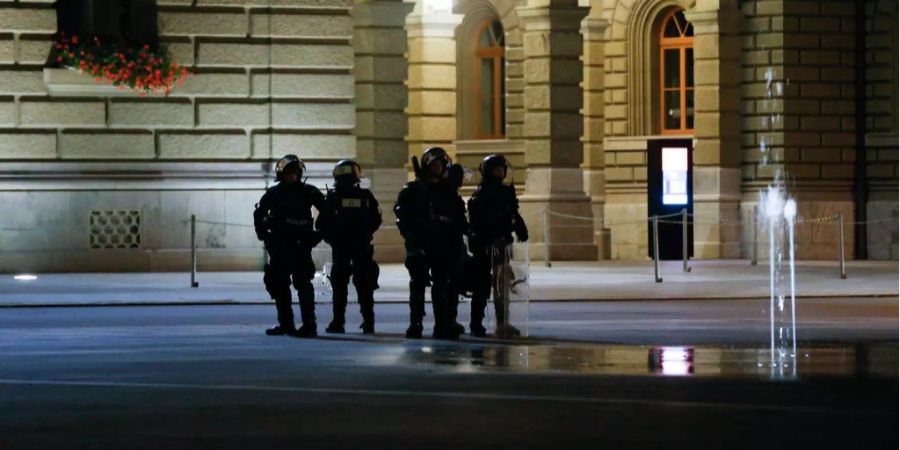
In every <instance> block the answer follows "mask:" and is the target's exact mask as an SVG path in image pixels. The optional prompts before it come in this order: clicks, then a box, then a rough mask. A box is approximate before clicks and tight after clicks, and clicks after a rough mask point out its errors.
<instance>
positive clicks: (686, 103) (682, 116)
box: [659, 10, 694, 134]
mask: <svg viewBox="0 0 900 450" xmlns="http://www.w3.org/2000/svg"><path fill="white" fill-rule="evenodd" d="M659 69H660V70H659V85H660V89H659V92H660V97H661V98H660V102H659V105H660V121H659V123H660V130H661V132H662V134H680V133H684V132H686V131H691V130H693V129H694V26H693V25H691V24H690V23H689V22H688V21H687V19H685V18H684V11H682V10H674V11H672V12H671V13H669V14H668V15H667V16H666V17H665V18H663V21H662V26H661V27H660V30H659Z"/></svg>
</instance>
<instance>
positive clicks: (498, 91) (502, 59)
mask: <svg viewBox="0 0 900 450" xmlns="http://www.w3.org/2000/svg"><path fill="white" fill-rule="evenodd" d="M494 23H499V24H500V27H501V29H503V28H502V27H503V24H502V23H500V21H499V20H497V19H495V18H492V19H491V20H488V21H487V22H486V23H485V24H483V25H482V26H480V27H479V28H478V33H477V34H475V42H476V44H475V136H476V138H477V139H505V138H506V124H505V123H504V122H505V120H504V114H503V112H504V111H502V109H504V108H506V104H505V102H504V100H505V97H506V92H505V90H506V89H505V82H504V81H505V80H503V79H502V78H503V77H504V76H505V70H503V69H504V67H503V66H504V65H505V64H506V42H505V41H506V40H505V38H504V40H503V41H502V42H498V43H497V45H496V46H492V47H487V48H485V47H482V46H481V36H482V35H483V34H484V33H490V34H491V35H492V32H491V31H490V28H491V27H492V26H493V25H494ZM503 33H504V34H505V33H506V30H503ZM484 59H490V60H491V61H492V63H493V64H492V65H493V83H492V84H493V94H494V95H493V96H492V99H491V106H492V108H491V109H492V115H493V118H494V122H493V125H494V127H493V130H491V132H490V133H487V134H485V133H483V130H482V129H481V100H482V96H483V92H482V90H481V81H482V80H481V76H482V72H481V63H482V60H484Z"/></svg>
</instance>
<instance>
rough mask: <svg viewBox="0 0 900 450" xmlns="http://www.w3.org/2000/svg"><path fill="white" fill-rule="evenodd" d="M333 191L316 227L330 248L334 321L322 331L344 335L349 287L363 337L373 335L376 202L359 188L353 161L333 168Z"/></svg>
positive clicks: (378, 213) (357, 169) (378, 218)
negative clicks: (357, 307) (359, 318)
mask: <svg viewBox="0 0 900 450" xmlns="http://www.w3.org/2000/svg"><path fill="white" fill-rule="evenodd" d="M332 175H334V189H331V190H329V191H328V194H327V195H326V196H325V205H326V207H325V211H326V212H324V213H320V214H319V218H318V219H317V227H318V228H319V229H320V230H322V233H323V237H324V238H325V241H326V242H328V243H329V244H330V245H331V255H332V266H331V275H330V278H331V289H332V294H333V297H332V298H333V310H334V318H333V320H332V321H331V323H330V324H329V325H328V327H327V328H326V329H325V331H326V332H328V333H343V332H344V313H345V311H346V310H347V285H348V284H349V283H350V276H351V275H352V276H353V285H354V286H355V287H356V295H357V298H358V299H359V309H360V312H361V313H362V317H363V324H362V327H361V328H362V330H363V333H364V334H372V333H374V332H375V309H374V306H375V304H374V298H373V294H374V292H375V289H377V287H378V265H377V264H376V263H375V260H374V259H373V258H372V253H373V248H372V235H373V234H375V231H376V230H378V227H380V226H381V210H380V209H379V208H378V201H377V200H375V196H374V195H372V192H371V191H369V190H368V189H363V188H361V187H360V186H359V183H360V178H361V177H362V170H361V168H360V166H359V164H357V163H356V162H355V161H352V160H349V159H345V160H343V161H339V162H338V163H337V165H335V166H334V171H333V172H332Z"/></svg>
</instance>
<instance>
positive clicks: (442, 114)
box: [406, 2, 463, 161]
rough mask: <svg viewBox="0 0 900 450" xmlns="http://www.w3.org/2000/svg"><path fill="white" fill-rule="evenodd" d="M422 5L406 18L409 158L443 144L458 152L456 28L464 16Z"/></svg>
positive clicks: (451, 152)
mask: <svg viewBox="0 0 900 450" xmlns="http://www.w3.org/2000/svg"><path fill="white" fill-rule="evenodd" d="M421 8H422V3H421V2H419V3H417V4H416V10H415V11H413V13H412V14H410V16H409V17H408V18H407V19H406V30H407V32H408V34H409V54H408V55H409V78H408V80H407V84H406V85H407V87H408V88H409V105H408V106H407V108H406V112H407V114H408V122H409V131H408V134H407V135H406V143H407V148H408V155H407V161H408V160H409V157H410V156H413V155H415V156H421V155H422V150H423V149H424V148H425V147H430V146H441V147H443V148H445V149H446V150H447V151H448V153H450V155H451V156H455V148H454V146H453V141H454V140H455V139H456V130H457V127H456V38H455V32H456V27H458V26H459V24H460V23H462V19H463V16H462V15H460V14H452V13H451V12H450V11H437V10H432V9H428V8H426V9H421ZM420 9H421V10H420Z"/></svg>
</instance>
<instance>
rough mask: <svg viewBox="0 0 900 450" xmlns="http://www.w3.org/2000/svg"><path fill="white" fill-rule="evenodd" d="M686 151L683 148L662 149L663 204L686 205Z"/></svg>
mask: <svg viewBox="0 0 900 450" xmlns="http://www.w3.org/2000/svg"><path fill="white" fill-rule="evenodd" d="M687 152H688V149H687V148H685V147H663V148H662V171H663V183H662V184H663V185H662V188H663V189H662V194H663V204H664V205H686V204H687V203H688V185H687V183H688V153H687Z"/></svg>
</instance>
